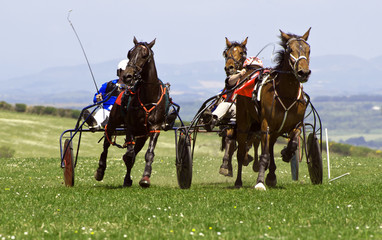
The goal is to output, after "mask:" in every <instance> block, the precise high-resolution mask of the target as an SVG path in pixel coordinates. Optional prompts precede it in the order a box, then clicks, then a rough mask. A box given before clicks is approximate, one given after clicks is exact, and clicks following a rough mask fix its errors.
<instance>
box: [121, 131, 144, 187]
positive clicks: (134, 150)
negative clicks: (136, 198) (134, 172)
mask: <svg viewBox="0 0 382 240" xmlns="http://www.w3.org/2000/svg"><path fill="white" fill-rule="evenodd" d="M146 139H147V138H137V141H136V143H135V145H132V144H130V145H128V146H127V150H126V153H125V155H123V161H124V162H125V165H126V175H125V179H124V181H123V186H124V187H131V185H132V184H133V180H132V179H131V169H132V168H133V166H134V163H135V156H137V154H138V153H139V151H140V150H141V149H142V148H143V146H144V145H145V142H146ZM133 146H134V147H133Z"/></svg>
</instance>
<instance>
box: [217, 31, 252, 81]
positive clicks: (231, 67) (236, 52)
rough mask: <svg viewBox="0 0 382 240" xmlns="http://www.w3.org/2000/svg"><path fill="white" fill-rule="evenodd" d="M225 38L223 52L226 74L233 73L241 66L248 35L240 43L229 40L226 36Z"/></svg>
mask: <svg viewBox="0 0 382 240" xmlns="http://www.w3.org/2000/svg"><path fill="white" fill-rule="evenodd" d="M225 40H226V49H225V50H224V52H223V57H224V58H225V67H224V70H225V73H226V74H227V76H230V75H232V74H235V73H236V72H237V71H238V70H241V69H242V68H243V63H244V61H245V59H246V58H247V47H246V45H247V40H248V37H247V38H246V39H245V40H244V41H243V42H241V43H238V42H230V41H229V40H228V38H225Z"/></svg>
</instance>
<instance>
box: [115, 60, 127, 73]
mask: <svg viewBox="0 0 382 240" xmlns="http://www.w3.org/2000/svg"><path fill="white" fill-rule="evenodd" d="M128 62H129V60H127V59H123V60H122V61H120V62H119V63H118V67H117V69H118V70H119V69H122V70H125V69H126V66H127V63H128Z"/></svg>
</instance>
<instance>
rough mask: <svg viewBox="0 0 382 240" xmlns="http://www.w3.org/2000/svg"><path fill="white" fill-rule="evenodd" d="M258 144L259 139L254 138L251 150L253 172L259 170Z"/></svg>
mask: <svg viewBox="0 0 382 240" xmlns="http://www.w3.org/2000/svg"><path fill="white" fill-rule="evenodd" d="M259 145H260V139H258V138H256V139H255V140H254V142H253V151H254V155H255V157H254V161H253V165H252V170H253V171H254V172H259V168H260V164H259V154H258V149H259Z"/></svg>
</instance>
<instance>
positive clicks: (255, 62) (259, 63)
mask: <svg viewBox="0 0 382 240" xmlns="http://www.w3.org/2000/svg"><path fill="white" fill-rule="evenodd" d="M250 65H256V66H259V67H264V65H263V61H261V60H260V59H259V58H257V57H249V58H247V59H246V60H245V61H244V64H243V67H246V66H250Z"/></svg>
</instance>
